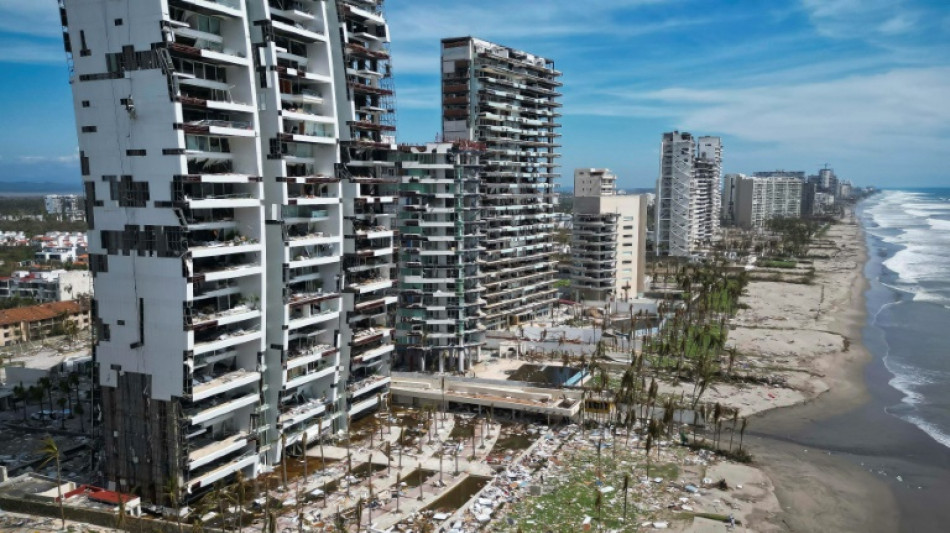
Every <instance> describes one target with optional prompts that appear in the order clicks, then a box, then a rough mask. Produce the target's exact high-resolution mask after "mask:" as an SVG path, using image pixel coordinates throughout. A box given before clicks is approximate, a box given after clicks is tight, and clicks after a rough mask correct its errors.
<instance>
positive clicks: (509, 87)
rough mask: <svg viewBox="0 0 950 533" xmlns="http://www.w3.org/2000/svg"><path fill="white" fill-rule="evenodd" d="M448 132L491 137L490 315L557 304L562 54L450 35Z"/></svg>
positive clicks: (499, 318) (487, 181)
mask: <svg viewBox="0 0 950 533" xmlns="http://www.w3.org/2000/svg"><path fill="white" fill-rule="evenodd" d="M441 71H442V134H443V138H444V140H445V141H456V140H470V141H477V142H480V143H484V144H485V147H486V153H485V156H484V157H483V159H482V163H483V165H484V168H483V170H482V174H481V179H480V192H481V199H482V212H483V213H484V217H485V221H486V226H485V236H484V238H483V239H482V242H481V246H482V247H483V248H484V251H483V253H482V261H483V263H482V264H481V267H482V268H481V272H482V283H483V284H484V286H485V289H486V290H485V296H484V298H485V300H486V302H487V303H486V305H485V308H484V312H485V315H486V316H485V319H484V324H485V325H486V326H487V327H488V328H489V329H498V328H504V327H507V326H510V325H513V324H517V323H520V322H525V321H528V320H530V319H531V318H532V317H537V316H544V315H546V314H549V313H550V311H551V309H552V308H553V305H554V301H555V298H556V294H557V290H556V289H555V288H554V282H555V272H556V268H555V267H556V261H554V252H555V245H554V235H553V230H554V223H553V222H554V221H553V217H554V206H555V203H556V199H555V195H554V189H553V187H554V179H555V178H556V177H557V176H558V174H557V172H556V168H557V166H558V165H557V163H556V160H557V158H558V157H560V154H559V153H558V152H557V148H558V147H559V146H560V145H559V144H557V138H558V137H560V134H559V133H557V128H559V127H560V124H558V123H557V122H556V121H557V117H559V116H560V113H558V108H560V106H561V104H560V103H558V101H557V98H559V97H560V96H561V95H560V94H559V93H558V92H557V88H558V87H559V86H560V85H561V83H560V82H559V81H558V78H559V77H560V75H561V73H560V72H559V71H557V70H555V68H554V62H553V61H551V60H550V59H546V58H543V57H540V56H536V55H533V54H529V53H527V52H524V51H521V50H516V49H514V48H509V47H506V46H501V45H498V44H494V43H490V42H487V41H483V40H480V39H475V38H472V37H460V38H452V39H443V40H442V62H441Z"/></svg>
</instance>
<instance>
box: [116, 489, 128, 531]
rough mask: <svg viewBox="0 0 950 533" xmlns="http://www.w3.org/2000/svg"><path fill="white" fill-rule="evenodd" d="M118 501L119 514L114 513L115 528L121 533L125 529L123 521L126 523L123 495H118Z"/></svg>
mask: <svg viewBox="0 0 950 533" xmlns="http://www.w3.org/2000/svg"><path fill="white" fill-rule="evenodd" d="M118 500H119V512H118V513H116V515H115V528H116V529H118V530H119V531H122V530H124V529H125V521H126V512H125V495H123V494H121V493H120V494H119V497H118Z"/></svg>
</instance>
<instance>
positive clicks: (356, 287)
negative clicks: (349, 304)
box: [347, 278, 393, 294]
mask: <svg viewBox="0 0 950 533" xmlns="http://www.w3.org/2000/svg"><path fill="white" fill-rule="evenodd" d="M392 286H393V280H391V279H389V278H372V279H368V280H365V281H360V282H357V283H351V284H349V285H347V289H348V290H349V291H350V292H355V293H358V294H364V293H367V292H373V291H378V290H382V289H388V288H390V287H392Z"/></svg>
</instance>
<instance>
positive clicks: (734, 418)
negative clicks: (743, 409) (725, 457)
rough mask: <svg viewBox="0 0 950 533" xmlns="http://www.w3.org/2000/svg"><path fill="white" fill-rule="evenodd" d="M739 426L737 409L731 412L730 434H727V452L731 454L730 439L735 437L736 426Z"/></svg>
mask: <svg viewBox="0 0 950 533" xmlns="http://www.w3.org/2000/svg"><path fill="white" fill-rule="evenodd" d="M738 424H739V409H736V410H735V411H733V412H732V432H731V433H730V434H729V451H730V452H732V439H733V438H735V436H736V425H738Z"/></svg>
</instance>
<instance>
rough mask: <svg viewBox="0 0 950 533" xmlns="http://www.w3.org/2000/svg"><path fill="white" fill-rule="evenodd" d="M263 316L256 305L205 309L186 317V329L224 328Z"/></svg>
mask: <svg viewBox="0 0 950 533" xmlns="http://www.w3.org/2000/svg"><path fill="white" fill-rule="evenodd" d="M260 316H261V311H260V309H257V308H256V306H254V305H247V304H238V305H235V306H234V307H231V308H225V309H213V308H211V309H204V308H202V309H201V310H198V311H195V312H193V313H192V314H191V315H190V316H188V315H186V317H185V324H186V329H201V328H202V327H207V326H224V325H227V324H234V323H235V322H241V321H244V320H250V319H252V318H258V317H260Z"/></svg>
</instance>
